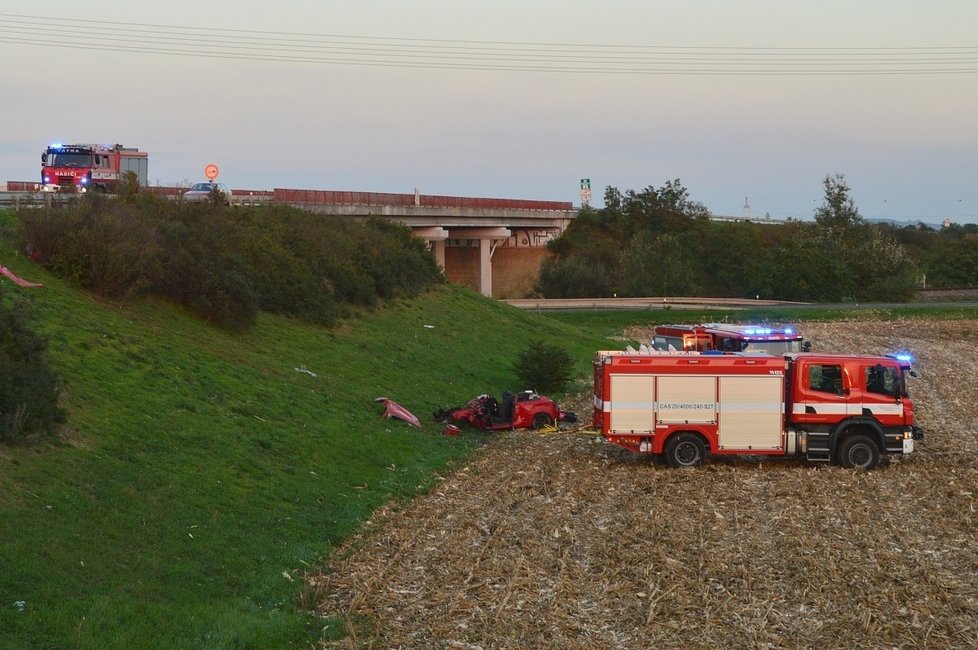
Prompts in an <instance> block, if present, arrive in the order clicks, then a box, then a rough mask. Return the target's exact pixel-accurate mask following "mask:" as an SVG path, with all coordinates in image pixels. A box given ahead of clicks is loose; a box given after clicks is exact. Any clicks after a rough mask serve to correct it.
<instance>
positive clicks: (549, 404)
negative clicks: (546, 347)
mask: <svg viewBox="0 0 978 650" xmlns="http://www.w3.org/2000/svg"><path fill="white" fill-rule="evenodd" d="M434 416H435V419H436V420H438V421H440V422H445V423H453V422H458V423H466V424H470V425H472V426H474V427H477V428H479V429H482V430H483V431H501V430H508V429H541V428H543V427H545V426H548V425H552V424H554V423H556V422H576V421H577V415H575V414H574V413H569V412H566V411H561V410H560V409H559V408H557V404H555V403H554V401H553V400H552V399H550V398H549V397H544V396H543V395H537V394H536V393H535V392H534V391H532V390H524V391H522V392H519V393H511V392H509V391H504V392H503V399H502V402H500V401H498V400H497V399H496V398H495V397H493V396H492V395H489V394H488V393H486V394H483V395H479V396H478V397H475V398H473V399H471V400H469V402H468V404H466V405H465V406H455V407H450V408H445V409H439V410H437V411H435V412H434Z"/></svg>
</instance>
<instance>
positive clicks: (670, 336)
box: [652, 323, 811, 355]
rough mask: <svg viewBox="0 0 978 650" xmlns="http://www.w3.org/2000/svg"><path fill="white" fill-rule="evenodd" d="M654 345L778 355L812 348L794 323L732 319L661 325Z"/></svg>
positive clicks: (671, 349) (655, 332)
mask: <svg viewBox="0 0 978 650" xmlns="http://www.w3.org/2000/svg"><path fill="white" fill-rule="evenodd" d="M652 347H653V348H655V349H656V350H668V351H674V352H685V351H688V350H696V351H698V352H706V351H708V350H720V351H722V352H743V351H747V352H767V353H768V354H774V355H781V354H786V353H788V352H803V351H804V352H807V351H808V350H810V349H811V345H810V344H809V343H808V342H807V341H805V338H804V337H803V336H802V335H801V334H800V333H799V332H798V331H797V330H795V329H794V328H793V327H772V326H769V325H731V324H729V323H703V324H701V325H658V326H656V328H655V330H654V333H653V338H652Z"/></svg>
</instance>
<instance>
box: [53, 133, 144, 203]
mask: <svg viewBox="0 0 978 650" xmlns="http://www.w3.org/2000/svg"><path fill="white" fill-rule="evenodd" d="M130 171H131V172H133V173H135V174H136V178H137V179H138V180H139V185H140V186H141V187H146V185H147V184H148V182H147V179H148V175H149V154H148V153H146V152H145V151H139V150H138V149H132V148H128V147H123V146H122V145H121V144H115V145H101V144H52V145H51V146H50V147H48V148H47V149H45V150H44V153H42V154H41V187H42V189H43V190H44V191H45V192H64V191H69V192H87V191H89V190H97V191H101V192H113V191H115V189H116V186H117V185H118V183H119V181H120V179H121V178H122V176H123V174H125V173H126V172H130Z"/></svg>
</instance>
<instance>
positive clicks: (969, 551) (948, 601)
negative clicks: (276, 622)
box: [308, 320, 978, 648]
mask: <svg viewBox="0 0 978 650" xmlns="http://www.w3.org/2000/svg"><path fill="white" fill-rule="evenodd" d="M804 331H805V333H806V335H807V336H808V337H809V338H810V339H812V341H813V343H814V345H815V349H816V350H837V351H841V352H867V353H882V352H885V351H892V350H894V349H896V348H906V349H909V350H912V351H914V353H915V354H916V355H917V357H918V363H917V366H916V368H917V371H918V373H919V374H920V377H919V378H918V379H916V380H913V382H912V383H911V392H912V394H913V398H914V401H915V403H916V405H917V412H918V423H919V424H920V425H921V426H923V427H924V428H925V430H926V435H927V438H926V440H924V441H923V442H922V443H920V444H919V446H918V451H917V453H915V454H913V455H912V456H910V457H908V458H906V459H904V460H900V461H894V462H892V463H890V464H888V465H884V466H883V467H881V468H880V469H878V470H876V471H873V472H868V473H861V472H854V471H849V470H844V469H841V468H838V467H825V466H819V467H812V466H809V465H806V464H805V463H802V462H798V461H784V460H780V461H765V462H763V463H759V462H746V461H716V460H714V461H711V462H710V463H709V464H707V465H706V466H704V467H702V468H699V469H696V470H692V471H676V470H672V469H669V468H668V467H666V466H659V465H654V466H653V465H650V463H649V462H648V460H647V459H645V458H639V457H636V456H633V455H630V454H628V453H627V452H624V451H620V450H618V449H617V448H615V447H612V446H610V445H607V444H605V443H602V442H599V441H598V440H597V439H595V437H594V436H593V435H591V436H586V435H574V434H554V435H549V436H545V435H539V434H535V433H529V432H517V433H507V434H503V435H498V436H496V437H494V438H493V441H492V443H491V444H489V445H487V446H486V448H485V449H484V450H482V452H481V453H480V454H479V455H478V456H477V457H475V458H474V459H473V460H472V462H471V463H470V464H469V465H468V466H466V467H464V468H461V469H460V470H459V471H457V472H455V473H454V474H452V475H450V476H447V477H445V480H444V482H443V483H442V484H441V485H440V486H439V487H438V488H437V489H436V490H434V491H433V492H432V493H431V494H429V495H427V496H425V497H423V498H420V499H418V500H417V501H415V502H413V503H411V504H410V505H408V506H407V507H405V508H403V509H400V510H396V509H388V510H384V511H382V512H379V513H377V516H376V517H375V518H374V519H373V521H372V522H370V523H369V524H368V525H367V526H365V528H364V532H363V533H362V535H361V536H358V537H357V538H355V539H354V540H352V542H351V543H350V544H349V545H348V546H347V547H346V548H345V549H343V550H342V551H341V552H338V553H337V554H336V558H335V560H334V563H333V564H332V565H331V566H329V567H326V568H325V569H324V570H323V572H321V573H318V574H315V575H310V576H308V580H309V581H310V583H311V584H312V585H313V586H314V587H315V591H316V594H317V595H316V602H315V603H311V606H314V607H315V608H316V609H317V611H318V612H319V613H321V614H322V615H324V616H339V617H343V618H344V619H346V620H348V621H349V623H350V625H351V630H353V633H352V634H351V635H350V637H348V638H347V639H345V640H343V641H341V642H338V643H336V644H332V645H330V646H327V647H349V648H525V647H532V648H650V647H664V648H727V647H730V648H758V647H764V648H856V647H860V648H949V647H950V648H975V647H978V513H976V509H978V466H976V461H978V437H976V436H978V432H976V422H978V418H976V404H978V383H976V381H975V378H976V375H978V367H976V366H978V351H976V346H978V320H975V321H947V322H924V321H921V322H909V321H895V322H875V323H866V322H860V323H831V324H819V323H809V324H805V325H804ZM629 334H630V335H631V336H634V337H636V338H642V339H645V338H647V335H645V334H644V333H642V332H630V333H629ZM609 347H610V346H609ZM575 406H576V408H577V410H578V411H579V412H585V409H586V405H575Z"/></svg>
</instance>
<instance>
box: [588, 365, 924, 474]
mask: <svg viewBox="0 0 978 650" xmlns="http://www.w3.org/2000/svg"><path fill="white" fill-rule="evenodd" d="M911 374H912V370H911V368H910V361H909V358H908V357H904V356H896V355H895V356H864V355H844V354H817V353H794V354H787V355H784V356H772V355H767V354H748V353H740V352H737V353H732V354H716V353H713V354H699V353H696V352H688V353H678V354H670V353H661V352H651V353H638V354H630V353H626V352H618V351H610V352H598V353H597V354H596V355H595V359H594V426H595V428H597V429H598V430H600V432H601V434H602V436H604V438H605V439H606V440H608V441H609V442H612V443H614V444H617V445H620V446H622V447H625V448H626V449H630V450H632V451H635V452H639V453H644V454H661V455H664V456H665V458H666V460H667V461H668V462H669V464H670V465H671V466H673V467H692V466H696V465H699V464H700V463H702V462H703V460H704V459H705V458H706V457H707V456H708V455H710V454H713V455H716V456H723V455H738V454H740V455H750V456H796V457H800V458H805V459H807V460H809V461H821V462H832V463H838V464H840V465H842V466H843V467H850V468H851V467H856V468H862V469H872V468H873V467H875V466H876V465H877V464H878V463H879V461H880V459H881V456H882V455H883V454H909V453H911V452H913V450H914V442H915V441H917V440H922V439H923V437H924V434H923V431H922V430H921V429H920V428H919V427H917V426H915V425H914V413H913V402H912V401H911V400H910V396H909V394H908V392H907V376H908V375H911Z"/></svg>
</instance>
